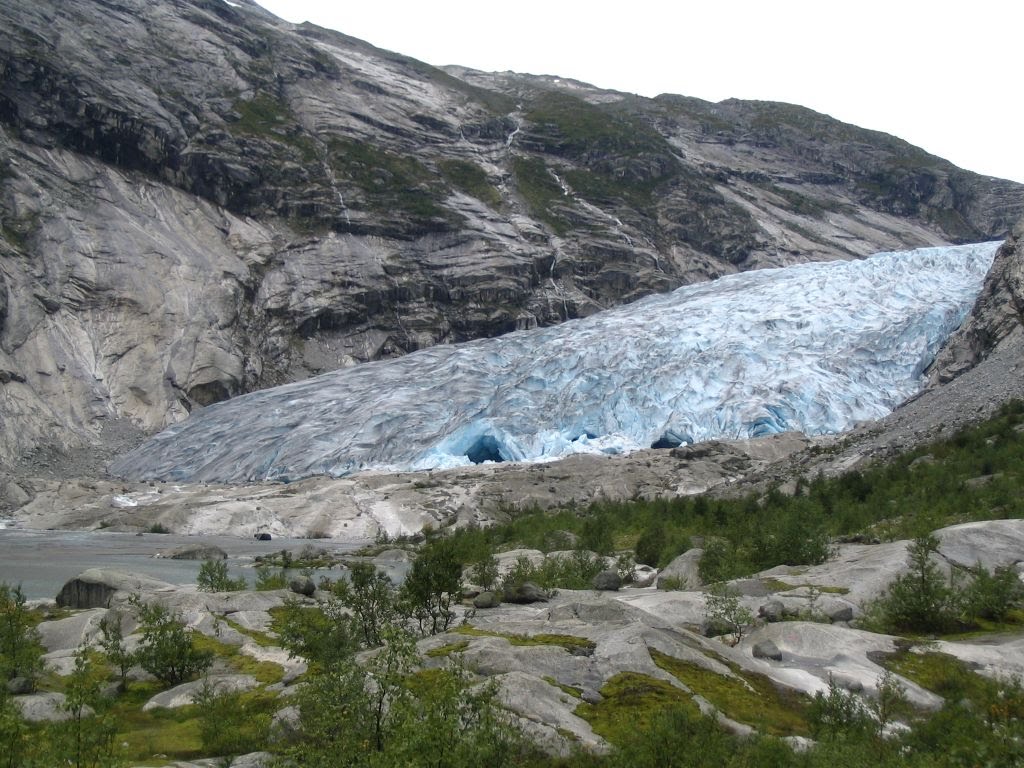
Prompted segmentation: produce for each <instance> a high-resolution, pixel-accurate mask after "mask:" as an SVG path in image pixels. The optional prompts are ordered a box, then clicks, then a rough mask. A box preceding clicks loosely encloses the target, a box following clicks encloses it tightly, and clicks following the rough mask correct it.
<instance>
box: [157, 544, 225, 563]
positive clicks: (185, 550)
mask: <svg viewBox="0 0 1024 768" xmlns="http://www.w3.org/2000/svg"><path fill="white" fill-rule="evenodd" d="M156 557H164V558H167V559H169V560H227V559H228V553H227V552H225V551H224V550H223V549H221V548H220V547H218V546H215V545H213V544H185V545H183V546H180V547H175V548H174V549H165V550H164V551H163V552H158V553H157V554H156Z"/></svg>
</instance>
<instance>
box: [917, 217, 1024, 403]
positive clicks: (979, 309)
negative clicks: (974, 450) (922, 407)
mask: <svg viewBox="0 0 1024 768" xmlns="http://www.w3.org/2000/svg"><path fill="white" fill-rule="evenodd" d="M1022 333H1024V219H1022V220H1021V221H1019V222H1018V223H1017V226H1015V227H1014V229H1013V233H1012V234H1011V236H1010V237H1009V238H1007V240H1006V241H1005V242H1004V243H1003V245H1002V247H1000V249H999V250H998V251H997V252H996V257H995V260H994V261H993V263H992V268H991V269H990V270H989V273H988V276H987V277H986V278H985V285H984V286H983V287H982V290H981V293H980V294H979V296H978V300H977V302H976V303H975V305H974V309H973V310H972V311H971V314H970V315H969V316H968V317H967V319H966V320H965V321H964V324H963V325H962V326H961V327H960V329H959V330H958V331H957V332H956V333H955V334H954V335H953V337H952V338H950V340H949V342H948V343H947V344H946V346H945V348H944V349H943V350H942V352H941V353H940V354H939V356H938V357H937V358H936V360H935V363H934V365H933V366H932V368H931V370H930V371H929V374H930V381H931V384H932V385H935V384H944V383H946V382H949V381H952V380H953V379H955V378H956V377H957V376H959V375H960V374H962V373H964V372H965V371H968V370H970V369H971V368H973V367H975V366H976V365H977V364H978V363H980V362H981V361H982V360H984V359H985V358H986V357H988V355H989V354H991V353H992V352H993V351H994V350H996V349H998V348H999V347H1001V346H1003V345H1005V344H1013V343H1015V344H1017V345H1018V346H1020V344H1021V334H1022Z"/></svg>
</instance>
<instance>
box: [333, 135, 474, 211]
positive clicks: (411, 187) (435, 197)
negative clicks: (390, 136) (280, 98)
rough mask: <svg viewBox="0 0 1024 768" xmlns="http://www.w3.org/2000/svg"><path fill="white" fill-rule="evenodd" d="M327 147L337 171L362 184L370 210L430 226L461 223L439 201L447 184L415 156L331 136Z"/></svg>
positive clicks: (364, 200)
mask: <svg viewBox="0 0 1024 768" xmlns="http://www.w3.org/2000/svg"><path fill="white" fill-rule="evenodd" d="M328 150H329V153H328V160H329V162H330V165H331V168H332V169H333V170H334V173H335V174H337V176H338V178H339V179H345V180H347V181H349V182H351V183H353V184H354V185H355V186H357V187H359V189H360V190H361V191H362V193H363V204H364V205H365V206H366V208H367V209H368V210H370V211H373V212H375V213H381V214H389V215H399V216H401V217H403V218H408V219H410V220H411V221H413V222H414V223H415V224H416V225H417V226H419V227H423V228H428V229H438V228H441V229H445V228H448V227H450V226H452V225H454V224H457V223H458V217H457V215H456V214H454V213H453V212H451V211H449V210H447V209H446V208H444V207H442V206H441V205H439V204H438V201H439V200H442V199H443V198H444V197H445V194H446V189H445V186H444V185H443V184H442V183H441V182H440V181H439V180H438V177H437V175H436V174H435V173H432V172H431V171H430V169H428V168H427V167H426V166H425V165H423V164H422V163H421V162H420V161H419V160H417V159H416V158H415V157H412V156H411V155H398V154H395V153H393V152H389V151H387V150H384V149H381V148H379V147H376V146H374V145H372V144H369V143H367V142H364V141H359V140H356V139H348V138H334V139H331V140H330V141H329V142H328Z"/></svg>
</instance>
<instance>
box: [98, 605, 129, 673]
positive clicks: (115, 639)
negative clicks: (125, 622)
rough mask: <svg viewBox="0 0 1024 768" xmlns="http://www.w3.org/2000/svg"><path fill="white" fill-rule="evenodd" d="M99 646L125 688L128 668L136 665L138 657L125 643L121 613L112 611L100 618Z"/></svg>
mask: <svg viewBox="0 0 1024 768" xmlns="http://www.w3.org/2000/svg"><path fill="white" fill-rule="evenodd" d="M99 646H100V648H101V649H102V651H103V653H104V655H105V656H106V657H107V662H108V663H109V664H111V665H112V666H113V667H114V669H116V670H117V673H118V676H119V677H120V680H121V687H122V688H124V686H125V684H126V683H127V681H128V670H130V669H131V668H132V667H133V666H135V661H136V659H135V654H134V653H131V652H129V651H128V648H127V646H126V645H125V642H124V628H123V627H122V616H121V614H120V613H117V612H110V613H108V614H107V615H106V616H104V617H103V618H102V619H100V637H99Z"/></svg>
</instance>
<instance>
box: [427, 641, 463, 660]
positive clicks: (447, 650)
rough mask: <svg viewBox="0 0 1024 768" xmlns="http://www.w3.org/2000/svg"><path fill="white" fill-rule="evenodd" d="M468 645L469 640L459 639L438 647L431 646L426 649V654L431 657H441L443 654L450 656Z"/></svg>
mask: <svg viewBox="0 0 1024 768" xmlns="http://www.w3.org/2000/svg"><path fill="white" fill-rule="evenodd" d="M468 647H469V640H459V641H458V642H454V643H446V644H445V645H442V646H440V647H439V648H431V649H430V650H429V651H427V656H429V657H430V658H432V659H437V658H442V657H445V656H451V655H452V654H453V653H462V652H463V651H464V650H466V649H467V648H468Z"/></svg>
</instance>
